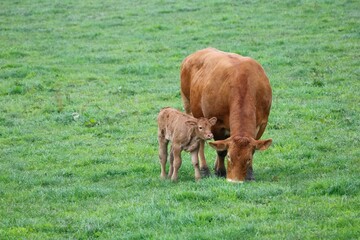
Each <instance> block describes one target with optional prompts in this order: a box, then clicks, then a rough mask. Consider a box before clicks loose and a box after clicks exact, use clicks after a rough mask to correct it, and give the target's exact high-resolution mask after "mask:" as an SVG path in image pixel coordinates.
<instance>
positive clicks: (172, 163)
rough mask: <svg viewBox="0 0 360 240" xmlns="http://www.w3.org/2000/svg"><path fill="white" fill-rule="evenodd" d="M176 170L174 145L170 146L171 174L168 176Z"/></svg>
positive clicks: (169, 175) (170, 174)
mask: <svg viewBox="0 0 360 240" xmlns="http://www.w3.org/2000/svg"><path fill="white" fill-rule="evenodd" d="M173 172H174V153H173V149H172V146H170V168H169V174H168V177H169V178H171V176H172V175H173Z"/></svg>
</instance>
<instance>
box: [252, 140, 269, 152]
mask: <svg viewBox="0 0 360 240" xmlns="http://www.w3.org/2000/svg"><path fill="white" fill-rule="evenodd" d="M271 143H272V139H271V138H269V139H266V140H256V143H255V149H256V150H266V149H268V148H269V147H270V145H271Z"/></svg>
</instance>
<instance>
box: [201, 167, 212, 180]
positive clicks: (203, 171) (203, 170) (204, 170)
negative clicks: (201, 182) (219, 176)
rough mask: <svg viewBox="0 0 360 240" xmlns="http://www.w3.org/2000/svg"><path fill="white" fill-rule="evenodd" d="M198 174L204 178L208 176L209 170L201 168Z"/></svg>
mask: <svg viewBox="0 0 360 240" xmlns="http://www.w3.org/2000/svg"><path fill="white" fill-rule="evenodd" d="M200 174H201V177H202V178H206V177H210V170H209V168H207V167H206V168H201V169H200Z"/></svg>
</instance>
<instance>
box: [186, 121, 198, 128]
mask: <svg viewBox="0 0 360 240" xmlns="http://www.w3.org/2000/svg"><path fill="white" fill-rule="evenodd" d="M185 124H186V125H187V126H189V127H195V126H197V122H196V121H195V120H187V121H186V122H185Z"/></svg>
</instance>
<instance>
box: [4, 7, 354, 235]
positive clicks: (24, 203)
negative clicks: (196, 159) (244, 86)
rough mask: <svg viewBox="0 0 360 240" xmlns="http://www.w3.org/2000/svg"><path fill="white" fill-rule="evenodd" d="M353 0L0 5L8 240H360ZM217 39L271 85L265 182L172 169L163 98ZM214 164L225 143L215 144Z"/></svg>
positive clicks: (176, 99) (169, 99) (258, 157)
mask: <svg viewBox="0 0 360 240" xmlns="http://www.w3.org/2000/svg"><path fill="white" fill-rule="evenodd" d="M359 15H360V4H359V2H358V1H351V0H349V1H346V0H340V1H325V0H324V1H315V2H313V1H291V0H288V1H256V0H254V1H220V0H212V1H162V0H151V1H68V0H65V1H63V0H62V1H47V0H44V1H10V0H5V1H1V2H0V216H1V217H0V238H1V239H95V238H99V239H358V238H359V237H360V230H359V225H360V220H359V219H360V197H359V194H360V174H359V173H360V148H359V146H360V144H359V140H360V137H359V134H358V133H359V132H360V124H359V119H360V108H359V107H360V105H359V104H360V94H359V93H358V91H359V89H360V82H359V79H360V71H359V59H360V54H359V53H360V30H359V24H360V21H359V19H360V16H359ZM208 46H212V47H216V48H219V49H221V50H224V51H231V52H236V53H239V54H242V55H245V56H250V57H253V58H255V59H256V60H258V61H259V62H260V63H261V64H262V65H263V67H264V68H265V70H266V72H267V74H268V76H269V78H270V81H271V84H272V87H273V96H274V97H273V107H272V111H271V115H270V120H269V125H268V128H267V130H266V131H265V134H264V137H263V138H268V137H271V138H273V140H274V143H273V145H272V146H271V147H270V149H269V150H267V151H264V152H258V153H256V154H255V157H254V170H255V177H256V178H257V181H256V182H251V183H245V184H242V185H233V184H229V183H227V182H226V181H225V180H224V179H219V178H215V177H212V178H208V179H203V180H202V181H200V182H194V172H193V168H192V165H191V163H190V158H189V156H188V155H186V154H183V159H184V161H183V165H182V167H181V169H180V172H179V182H178V183H171V182H169V181H161V180H160V178H159V175H160V164H159V162H158V153H157V151H158V150H157V147H158V145H157V136H156V131H157V126H156V116H157V114H158V111H159V110H160V109H161V108H162V107H165V106H172V107H176V108H178V109H181V108H182V103H181V99H180V94H179V68H180V64H181V61H182V60H183V59H184V58H185V57H186V56H187V55H189V54H190V53H192V52H194V51H196V50H198V49H202V48H205V47H208ZM206 151H207V152H206V154H207V157H208V162H209V164H210V165H212V164H213V162H214V158H215V153H214V151H213V150H211V149H210V148H207V149H206Z"/></svg>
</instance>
